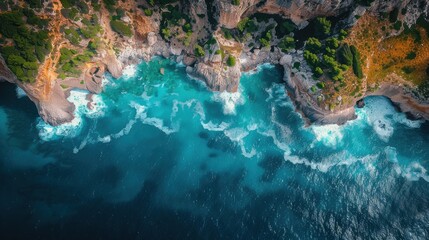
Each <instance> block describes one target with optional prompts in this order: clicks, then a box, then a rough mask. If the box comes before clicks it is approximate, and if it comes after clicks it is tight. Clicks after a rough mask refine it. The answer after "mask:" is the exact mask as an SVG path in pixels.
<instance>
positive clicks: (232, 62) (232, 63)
mask: <svg viewBox="0 0 429 240" xmlns="http://www.w3.org/2000/svg"><path fill="white" fill-rule="evenodd" d="M235 62H236V60H235V57H234V56H232V55H229V56H228V59H226V65H228V66H229V67H234V66H235Z"/></svg>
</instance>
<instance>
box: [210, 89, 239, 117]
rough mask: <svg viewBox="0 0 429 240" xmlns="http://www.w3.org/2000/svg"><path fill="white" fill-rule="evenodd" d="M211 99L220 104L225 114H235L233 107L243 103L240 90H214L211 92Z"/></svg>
mask: <svg viewBox="0 0 429 240" xmlns="http://www.w3.org/2000/svg"><path fill="white" fill-rule="evenodd" d="M212 100H213V101H216V102H219V103H221V104H222V107H223V114H225V115H235V114H236V111H235V108H236V107H237V106H239V105H243V104H244V103H245V100H244V98H243V96H242V94H241V91H237V92H234V93H229V92H226V91H224V92H220V93H217V92H216V93H213V97H212Z"/></svg>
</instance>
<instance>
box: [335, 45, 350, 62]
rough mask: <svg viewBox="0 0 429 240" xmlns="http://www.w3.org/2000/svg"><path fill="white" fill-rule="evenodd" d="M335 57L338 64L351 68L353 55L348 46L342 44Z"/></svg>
mask: <svg viewBox="0 0 429 240" xmlns="http://www.w3.org/2000/svg"><path fill="white" fill-rule="evenodd" d="M337 56H338V61H339V62H340V63H342V64H345V65H347V66H351V65H352V64H353V54H352V52H351V50H350V47H349V45H348V44H344V45H342V46H341V47H340V48H339V49H338V52H337Z"/></svg>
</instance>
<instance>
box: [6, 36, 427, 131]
mask: <svg viewBox="0 0 429 240" xmlns="http://www.w3.org/2000/svg"><path fill="white" fill-rule="evenodd" d="M150 37H151V38H152V40H149V41H152V45H151V46H150V45H148V46H149V48H146V49H145V48H142V49H132V48H126V49H125V50H124V51H123V52H122V53H121V54H120V55H119V57H118V59H116V58H112V57H107V58H105V59H103V61H102V62H103V63H104V64H105V65H103V64H100V66H99V67H98V68H97V72H96V73H95V74H94V72H92V73H91V72H86V73H85V74H84V76H85V77H86V78H88V79H90V81H85V82H86V83H87V84H86V85H85V86H84V87H83V86H81V85H80V84H78V83H79V81H81V79H80V78H68V79H66V81H65V82H67V83H68V84H69V85H70V86H72V88H76V89H83V90H87V91H89V93H88V97H89V98H88V99H91V97H90V96H92V95H93V94H98V93H100V92H101V91H102V81H101V79H102V76H103V75H104V74H105V73H106V72H108V73H110V74H111V75H112V76H113V77H114V78H119V77H121V76H122V71H123V69H124V68H126V67H127V66H130V65H134V64H138V63H139V62H140V61H150V60H151V59H152V58H153V57H156V56H161V57H164V58H170V59H172V60H174V61H176V62H178V63H184V64H185V65H187V68H186V71H187V73H188V74H189V75H190V76H192V77H193V78H196V79H199V80H201V81H203V82H205V83H206V84H207V86H208V87H209V88H210V89H211V90H213V91H230V92H234V91H236V90H237V89H238V84H239V81H236V80H235V81H234V79H239V77H240V76H241V71H240V68H238V67H236V68H233V69H232V70H231V72H233V73H232V74H233V75H234V78H233V81H231V82H227V81H222V79H219V78H217V75H216V72H215V71H214V69H213V68H211V66H209V65H205V64H204V63H197V64H196V66H194V67H191V64H193V62H192V61H188V62H186V61H185V60H184V59H185V58H189V56H187V55H186V54H183V52H184V51H183V50H180V51H178V50H177V49H176V50H174V49H173V50H172V48H171V47H169V46H168V44H167V43H166V42H164V41H162V40H158V39H156V40H153V37H156V38H160V36H156V34H151V36H150ZM178 52H180V54H179V55H177V53H178ZM292 58H293V56H292V55H288V54H282V53H281V51H279V50H278V49H277V51H274V52H271V51H269V50H265V51H264V50H263V51H257V52H256V53H251V52H243V53H242V54H241V56H240V61H241V62H242V64H241V70H242V71H243V72H247V71H252V70H254V69H256V67H257V66H259V65H261V64H266V63H268V64H274V65H280V66H282V67H283V68H284V76H283V79H284V83H285V91H287V93H288V96H289V97H290V98H291V99H292V102H293V103H294V105H295V107H296V111H298V112H299V113H300V114H301V115H302V117H303V118H304V120H305V122H306V125H307V126H308V125H311V124H316V125H325V124H338V125H342V124H344V123H346V122H347V121H349V120H353V119H355V118H356V115H355V109H354V107H355V104H354V103H353V104H350V105H348V106H345V107H343V108H342V109H339V110H337V111H329V110H326V109H322V108H320V107H319V106H318V104H317V103H316V102H315V101H314V99H313V98H312V97H311V96H310V95H309V94H308V91H309V90H308V89H309V88H308V86H305V84H304V82H305V81H303V79H302V74H303V73H302V72H293V70H292ZM186 63H188V64H186ZM189 63H191V64H189ZM0 69H1V72H0V73H1V76H2V78H3V79H4V80H6V81H9V82H12V83H15V84H17V85H18V86H19V87H20V88H22V89H23V90H24V91H25V92H26V93H27V95H28V96H29V98H30V99H31V100H32V101H33V102H34V103H35V104H36V107H37V109H38V111H39V114H40V116H41V117H42V118H43V119H44V120H45V121H46V122H48V123H49V124H51V125H54V126H55V125H60V124H63V123H67V122H70V121H72V120H73V118H74V116H73V112H74V109H75V106H74V105H73V104H72V103H70V102H69V101H67V97H68V96H69V95H70V93H69V92H70V90H67V91H64V90H63V89H62V88H61V86H60V84H59V83H56V84H55V86H54V87H53V91H52V95H51V98H50V99H49V100H48V101H40V100H39V99H37V98H35V97H34V95H32V88H31V86H29V85H28V84H21V83H20V81H18V80H17V79H16V77H15V76H14V75H13V74H12V73H11V72H10V70H9V69H8V68H7V66H6V65H5V64H4V60H3V59H2V58H1V57H0ZM92 71H94V70H92ZM94 76H95V77H94ZM63 82H64V81H63ZM374 95H380V96H385V97H387V98H389V99H390V100H391V101H392V102H393V103H394V104H395V105H396V106H397V107H398V108H399V110H400V111H402V112H404V113H406V114H407V116H409V117H410V118H413V119H425V120H429V105H428V104H426V103H419V102H418V101H417V100H416V99H414V98H413V97H412V96H411V95H409V94H408V93H406V92H405V91H404V89H403V87H402V86H392V85H382V86H381V87H380V88H379V89H378V90H377V91H375V92H370V93H367V94H366V95H365V96H363V97H361V98H360V99H364V98H365V97H366V96H374ZM360 99H356V102H357V101H359V100H360Z"/></svg>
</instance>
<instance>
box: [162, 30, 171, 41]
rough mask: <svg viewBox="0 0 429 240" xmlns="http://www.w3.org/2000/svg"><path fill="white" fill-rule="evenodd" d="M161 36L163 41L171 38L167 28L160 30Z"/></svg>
mask: <svg viewBox="0 0 429 240" xmlns="http://www.w3.org/2000/svg"><path fill="white" fill-rule="evenodd" d="M161 34H162V36H163V37H164V39H169V38H170V37H171V32H170V29H169V28H163V29H161Z"/></svg>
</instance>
